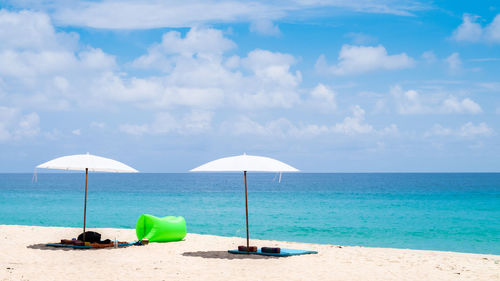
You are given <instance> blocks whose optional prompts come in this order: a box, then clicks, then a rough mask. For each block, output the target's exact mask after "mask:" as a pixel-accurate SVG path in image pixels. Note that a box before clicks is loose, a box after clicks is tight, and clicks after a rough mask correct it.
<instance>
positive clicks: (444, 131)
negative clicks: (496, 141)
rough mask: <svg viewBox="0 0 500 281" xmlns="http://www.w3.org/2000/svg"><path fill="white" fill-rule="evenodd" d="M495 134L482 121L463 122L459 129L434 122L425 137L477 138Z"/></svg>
mask: <svg viewBox="0 0 500 281" xmlns="http://www.w3.org/2000/svg"><path fill="white" fill-rule="evenodd" d="M493 134H494V131H493V129H492V128H490V127H489V126H488V125H487V124H486V123H484V122H482V123H479V124H477V125H474V123H472V122H467V123H465V124H463V125H462V126H461V127H460V128H458V129H451V128H446V127H443V126H441V125H440V124H434V126H433V127H432V128H431V129H430V130H429V131H427V132H425V134H424V136H425V137H433V136H437V137H447V136H455V137H465V138H475V137H488V136H491V135H493Z"/></svg>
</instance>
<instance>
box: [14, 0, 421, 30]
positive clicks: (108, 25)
mask: <svg viewBox="0 0 500 281" xmlns="http://www.w3.org/2000/svg"><path fill="white" fill-rule="evenodd" d="M9 2H10V5H11V6H13V7H17V8H26V9H32V10H37V9H39V10H45V11H46V12H49V13H51V14H52V17H53V18H55V20H56V22H58V23H59V24H61V25H65V26H67V25H70V26H85V27H92V28H105V29H150V28H161V27H192V26H196V25H203V24H213V23H227V22H236V23H239V22H254V21H255V20H256V19H266V20H276V19H286V18H292V19H296V18H297V17H298V16H300V17H301V18H304V17H312V16H315V15H317V13H318V12H322V11H324V9H328V8H336V9H340V10H347V11H355V12H359V13H377V14H394V15H399V16H411V15H413V12H414V11H419V10H424V9H428V7H427V5H424V4H422V3H418V2H415V1H412V0H404V1H393V0H375V1H374V0H360V1H347V0H340V1H339V0H335V1H330V0H327V1H309V0H306V1H302V0H298V1H285V2H282V1H279V2H273V1H262V0H256V1H250V2H246V1H235V0H221V1H212V0H209V1H201V0H186V1H172V0H166V1H156V0H149V1H147V0H143V1H138V0H132V1H118V0H107V1H79V0H76V1H64V0H52V1H50V4H49V5H47V3H46V2H44V1H42V2H40V1H31V0H24V1H14V0H11V1H9Z"/></svg>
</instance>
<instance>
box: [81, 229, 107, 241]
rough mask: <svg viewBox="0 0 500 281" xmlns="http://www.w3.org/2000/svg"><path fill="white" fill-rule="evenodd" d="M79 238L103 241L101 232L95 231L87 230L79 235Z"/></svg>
mask: <svg viewBox="0 0 500 281" xmlns="http://www.w3.org/2000/svg"><path fill="white" fill-rule="evenodd" d="M78 240H80V241H83V242H90V243H96V242H99V241H101V234H99V233H97V232H94V231H86V232H84V233H82V234H80V235H78Z"/></svg>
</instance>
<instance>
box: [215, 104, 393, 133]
mask: <svg viewBox="0 0 500 281" xmlns="http://www.w3.org/2000/svg"><path fill="white" fill-rule="evenodd" d="M221 129H222V131H223V132H225V133H231V134H234V135H256V136H264V137H282V138H284V137H296V138H313V137H316V136H319V135H323V134H340V135H346V136H353V135H358V134H368V133H380V135H397V134H398V129H397V126H396V125H394V124H391V125H390V126H389V127H387V128H384V129H382V130H381V131H380V132H377V131H376V130H374V129H373V127H372V126H371V125H369V124H367V123H366V122H365V111H364V110H363V109H362V108H361V107H360V106H359V105H356V106H354V107H353V108H352V116H347V117H345V118H344V120H343V121H342V122H340V123H336V124H334V125H331V126H328V125H318V124H303V123H300V124H298V125H296V124H293V123H292V122H290V121H289V120H288V119H286V118H279V119H277V120H272V121H268V122H266V123H264V124H260V123H258V122H256V121H253V120H251V119H250V118H248V117H245V116H244V117H240V118H238V119H236V120H234V121H225V122H223V123H222V124H221Z"/></svg>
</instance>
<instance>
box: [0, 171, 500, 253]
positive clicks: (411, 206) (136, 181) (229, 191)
mask: <svg viewBox="0 0 500 281" xmlns="http://www.w3.org/2000/svg"><path fill="white" fill-rule="evenodd" d="M32 177H33V175H32V174H0V224H21V225H41V226H71V227H81V226H82V224H83V198H84V181H85V175H84V174H82V173H57V174H52V173H50V174H38V181H37V182H32ZM248 204H249V220H250V238H259V239H268V240H287V241H299V242H311V243H328V244H340V245H359V246H371V247H392V248H410V249H430V250H445V251H459V252H473V253H490V254H500V174H499V173H485V174H478V173H453V174H434V173H430V174H426V173H417V174H404V173H401V174H400V173H397V174H384V173H381V174H307V173H293V174H283V178H282V181H281V183H279V182H278V175H276V174H258V173H248ZM143 213H147V214H153V215H157V216H167V215H176V216H177V215H179V216H184V217H185V218H186V221H187V225H188V232H193V233H201V234H215V235H223V236H239V237H244V236H245V201H244V185H243V175H242V174H240V173H229V174H212V173H186V174H143V173H140V174H106V173H90V174H89V185H88V203H87V227H88V228H92V227H118V228H135V222H136V220H137V218H138V217H139V216H140V215H141V214H143Z"/></svg>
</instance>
